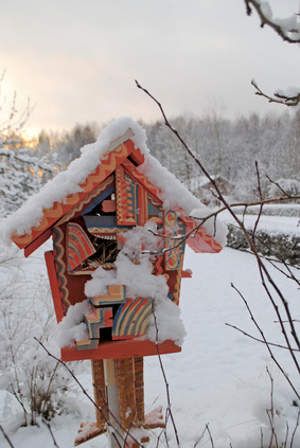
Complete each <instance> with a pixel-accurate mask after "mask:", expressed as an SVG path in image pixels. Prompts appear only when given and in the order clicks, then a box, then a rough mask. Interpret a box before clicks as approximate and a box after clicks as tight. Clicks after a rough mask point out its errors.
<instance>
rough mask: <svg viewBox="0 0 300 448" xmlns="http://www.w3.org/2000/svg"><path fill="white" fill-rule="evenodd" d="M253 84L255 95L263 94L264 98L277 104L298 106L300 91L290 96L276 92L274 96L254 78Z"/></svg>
mask: <svg viewBox="0 0 300 448" xmlns="http://www.w3.org/2000/svg"><path fill="white" fill-rule="evenodd" d="M251 85H252V86H253V87H254V88H255V95H258V96H262V97H263V98H266V99H267V100H268V102H269V103H277V104H283V105H285V106H297V105H298V104H299V102H300V92H299V93H298V94H297V95H294V96H288V95H282V94H279V93H278V92H277V93H276V92H275V93H274V95H273V96H271V95H268V94H267V93H265V92H264V91H263V90H262V89H261V88H260V87H259V86H258V85H257V83H256V81H254V79H252V81H251Z"/></svg>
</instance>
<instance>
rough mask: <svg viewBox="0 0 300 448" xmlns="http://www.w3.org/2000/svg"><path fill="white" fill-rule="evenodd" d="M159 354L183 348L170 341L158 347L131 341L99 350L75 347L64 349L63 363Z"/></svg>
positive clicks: (102, 344)
mask: <svg viewBox="0 0 300 448" xmlns="http://www.w3.org/2000/svg"><path fill="white" fill-rule="evenodd" d="M158 350H159V353H160V354H161V355H164V354H166V353H178V352H180V351H181V347H179V346H178V345H176V344H175V342H173V341H171V340H168V341H164V342H161V343H160V344H158V345H156V344H155V343H154V342H151V341H148V340H147V341H141V340H131V341H118V342H103V343H101V344H99V347H98V348H97V349H92V350H77V349H76V348H75V347H63V348H62V349H61V359H62V360H63V361H79V360H84V359H93V360H96V359H121V358H128V357H135V356H157V354H158Z"/></svg>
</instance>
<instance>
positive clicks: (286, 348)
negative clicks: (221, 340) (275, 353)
mask: <svg viewBox="0 0 300 448" xmlns="http://www.w3.org/2000/svg"><path fill="white" fill-rule="evenodd" d="M225 325H226V326H227V327H230V328H233V329H234V330H236V331H239V332H240V333H242V334H243V335H244V336H247V337H248V338H250V339H253V340H254V341H256V342H262V343H263V344H265V341H264V340H263V339H259V338H257V337H255V336H253V335H252V334H250V333H247V331H245V330H243V329H242V328H240V327H237V326H236V325H233V324H229V323H228V322H226V323H225ZM268 344H269V345H270V346H272V347H277V348H282V349H284V350H290V348H289V347H287V346H286V345H281V344H276V343H275V342H270V341H268ZM292 350H293V351H294V352H300V350H299V349H298V348H292Z"/></svg>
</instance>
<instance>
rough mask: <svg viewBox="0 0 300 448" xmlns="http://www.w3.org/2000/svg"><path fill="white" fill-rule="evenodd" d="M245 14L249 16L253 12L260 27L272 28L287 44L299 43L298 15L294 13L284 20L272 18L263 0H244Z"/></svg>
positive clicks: (267, 3)
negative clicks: (258, 20)
mask: <svg viewBox="0 0 300 448" xmlns="http://www.w3.org/2000/svg"><path fill="white" fill-rule="evenodd" d="M244 1H245V5H246V11H247V14H248V15H249V16H250V15H251V14H252V11H253V10H255V11H256V13H257V15H258V16H259V18H260V22H261V24H260V26H261V27H262V28H263V27H264V26H265V25H267V26H269V27H270V28H272V29H273V30H274V31H275V33H277V34H278V35H279V36H280V37H281V38H282V39H283V40H284V41H286V42H289V43H293V44H295V43H299V42H300V22H299V18H298V17H299V14H297V13H294V14H292V15H291V16H289V17H286V18H284V19H281V18H277V17H274V16H273V12H272V8H271V6H270V4H269V2H267V1H264V0H244Z"/></svg>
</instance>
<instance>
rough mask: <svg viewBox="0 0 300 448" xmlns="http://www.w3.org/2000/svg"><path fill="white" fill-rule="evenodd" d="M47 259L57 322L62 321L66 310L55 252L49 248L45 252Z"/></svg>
mask: <svg viewBox="0 0 300 448" xmlns="http://www.w3.org/2000/svg"><path fill="white" fill-rule="evenodd" d="M44 256H45V261H46V266H47V271H48V277H49V283H50V288H51V292H52V297H53V304H54V310H55V315H56V320H57V322H60V321H61V320H62V319H63V317H64V311H63V306H62V301H61V296H60V290H59V285H58V280H57V276H56V269H55V262H54V252H53V250H49V251H48V252H45V254H44Z"/></svg>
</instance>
